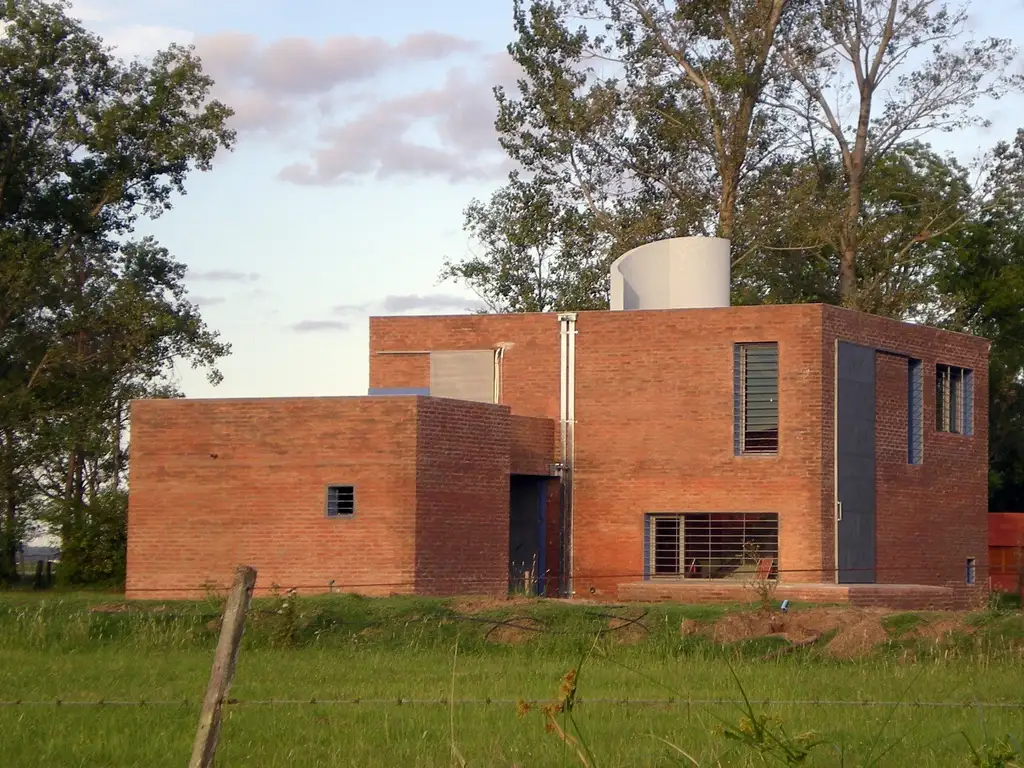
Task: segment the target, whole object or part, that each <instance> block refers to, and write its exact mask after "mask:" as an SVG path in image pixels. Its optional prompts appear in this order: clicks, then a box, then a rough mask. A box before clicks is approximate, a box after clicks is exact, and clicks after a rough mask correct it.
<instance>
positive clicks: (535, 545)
mask: <svg viewBox="0 0 1024 768" xmlns="http://www.w3.org/2000/svg"><path fill="white" fill-rule="evenodd" d="M543 482H544V480H542V479H538V478H535V477H524V476H515V475H514V476H513V477H512V478H511V484H510V489H511V498H510V499H509V537H508V549H509V552H508V576H509V583H510V586H511V587H512V589H513V590H514V591H516V592H519V591H522V589H523V587H524V585H525V584H527V583H529V582H532V583H533V585H534V586H533V589H534V591H536V590H537V589H538V587H539V586H540V576H541V569H542V568H543V563H542V562H541V560H542V555H541V552H540V541H541V533H542V530H541V526H542V525H543V522H544V521H543V508H542V507H541V506H540V505H539V504H538V495H539V494H541V493H543V487H542V485H541V483H543ZM531 571H532V573H533V578H532V579H530V578H529V574H530V573H531Z"/></svg>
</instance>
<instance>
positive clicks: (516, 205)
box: [441, 174, 608, 312]
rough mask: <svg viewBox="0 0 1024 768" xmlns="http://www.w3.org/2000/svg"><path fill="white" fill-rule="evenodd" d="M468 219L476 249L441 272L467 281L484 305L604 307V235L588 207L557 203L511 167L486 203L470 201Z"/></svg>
mask: <svg viewBox="0 0 1024 768" xmlns="http://www.w3.org/2000/svg"><path fill="white" fill-rule="evenodd" d="M465 226H466V231H467V232H469V233H470V235H471V237H472V239H473V243H474V246H476V247H478V248H479V253H477V254H476V255H473V256H472V257H471V258H468V259H464V260H462V261H459V262H453V261H447V262H445V265H444V269H443V271H442V273H441V278H442V279H446V280H447V279H451V280H456V281H461V282H464V283H465V284H466V285H468V286H469V287H470V288H471V289H472V290H473V291H474V292H475V293H476V294H477V295H478V296H479V297H480V298H481V300H482V301H483V302H484V304H485V305H486V307H487V309H488V310H489V311H492V312H549V311H557V310H572V309H598V308H601V307H604V306H607V303H608V262H607V259H606V258H605V257H604V254H606V253H607V252H608V246H607V243H606V242H604V240H605V239H606V238H604V237H603V236H602V235H601V233H600V232H599V230H598V229H597V227H595V225H594V221H593V217H592V216H590V215H589V213H587V212H586V211H582V210H580V209H578V208H573V207H559V205H558V203H557V202H556V200H555V198H554V195H552V194H551V190H550V188H549V187H548V186H546V185H545V184H543V183H541V182H539V181H538V180H536V179H534V180H533V181H530V182H525V181H523V180H522V179H521V178H520V177H519V176H518V174H513V175H512V177H511V178H510V181H509V184H508V185H507V186H505V187H503V188H501V189H499V190H498V191H497V192H496V193H495V194H494V196H493V197H492V198H491V200H490V202H489V203H487V204H486V205H485V204H484V203H482V202H480V201H479V200H474V201H473V202H471V203H470V205H469V206H468V207H467V208H466V225H465Z"/></svg>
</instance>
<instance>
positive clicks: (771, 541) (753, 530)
mask: <svg viewBox="0 0 1024 768" xmlns="http://www.w3.org/2000/svg"><path fill="white" fill-rule="evenodd" d="M666 521H667V522H670V523H672V525H670V526H668V527H669V530H668V531H666V532H665V533H664V534H660V535H659V532H658V526H659V523H663V522H666ZM688 525H689V526H693V534H692V535H693V537H694V538H695V539H696V541H695V542H693V545H694V547H695V548H694V549H691V550H690V551H688V550H687V539H688V534H687V527H688ZM779 525H780V520H779V514H778V513H777V512H749V511H747V512H722V511H716V512H698V511H687V512H648V513H645V514H644V537H643V538H644V579H645V580H647V581H721V582H735V583H740V582H741V581H742V580H743V579H742V577H741V576H735V575H734V574H735V573H736V572H737V571H740V568H742V567H743V565H744V564H745V563H748V562H749V561H748V560H747V558H748V557H749V556H751V555H752V554H757V559H758V560H760V559H763V558H769V557H770V558H772V567H771V573H770V575H769V576H768V578H771V579H778V568H779V553H780V540H779V539H780V537H779V532H780V531H779ZM672 529H674V530H672ZM737 529H739V530H740V531H742V533H741V535H740V536H739V537H737V536H736V533H737ZM748 534H749V535H748ZM673 538H674V554H671V553H670V554H668V555H667V556H666V555H660V554H659V542H660V541H667V543H668V544H669V545H670V546H669V549H672V546H671V545H672V543H673V542H672V539H673ZM705 547H706V549H705ZM748 547H752V549H748ZM761 547H765V549H764V550H763V551H762V550H761V549H760V548H761ZM716 549H717V550H719V554H718V555H717V556H716V555H713V554H712V553H713V551H715V550H716ZM721 550H725V551H726V554H724V555H723V554H722V553H721ZM755 550H756V552H755ZM705 552H706V554H705ZM666 557H667V560H666ZM737 558H739V559H740V565H739V566H738V567H737V568H736V569H735V570H732V571H729V570H728V569H729V568H730V567H731V565H732V564H733V561H735V560H736V559H737ZM691 560H692V561H693V564H692V567H693V568H694V569H695V570H696V569H698V568H699V570H697V575H692V574H689V573H688V569H689V568H690V567H691V565H688V563H690V561H691ZM659 561H660V563H666V562H671V563H673V564H674V565H673V566H672V567H671V568H670V569H669V570H668V571H663V572H659ZM698 561H700V562H699V565H698ZM722 571H726V572H727V573H726V575H721V573H722ZM716 572H717V573H718V574H719V575H714V574H715V573H716ZM740 572H741V573H745V571H740Z"/></svg>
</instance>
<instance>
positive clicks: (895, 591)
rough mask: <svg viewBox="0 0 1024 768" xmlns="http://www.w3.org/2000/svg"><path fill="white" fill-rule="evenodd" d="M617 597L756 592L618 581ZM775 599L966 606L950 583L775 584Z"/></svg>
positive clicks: (735, 598)
mask: <svg viewBox="0 0 1024 768" xmlns="http://www.w3.org/2000/svg"><path fill="white" fill-rule="evenodd" d="M617 597H618V599H619V600H622V601H628V602H664V601H671V602H678V603H697V604H700V603H737V602H740V603H749V602H754V601H756V600H757V594H756V593H755V591H754V589H753V588H752V587H751V585H749V584H744V583H736V582H727V581H692V582H670V581H637V582H630V583H627V584H620V585H619V587H618V590H617ZM775 598H776V600H777V601H779V602H781V601H782V600H791V601H794V602H802V603H842V604H847V605H854V606H877V607H885V608H895V609H899V610H908V611H909V610H951V609H954V608H966V607H967V606H968V598H969V596H968V595H967V594H966V593H964V592H962V591H958V590H955V589H952V588H950V587H936V586H929V585H922V584H785V583H782V584H779V585H778V587H777V588H776V591H775Z"/></svg>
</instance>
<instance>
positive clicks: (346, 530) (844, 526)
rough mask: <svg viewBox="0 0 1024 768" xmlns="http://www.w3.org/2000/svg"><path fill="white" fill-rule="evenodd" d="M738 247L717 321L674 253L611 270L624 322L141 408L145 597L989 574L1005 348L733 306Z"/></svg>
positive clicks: (432, 345) (409, 331)
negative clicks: (316, 387) (338, 388)
mask: <svg viewBox="0 0 1024 768" xmlns="http://www.w3.org/2000/svg"><path fill="white" fill-rule="evenodd" d="M670 242H671V241H670ZM712 244H714V243H712ZM652 247H660V244H655V246H645V247H644V248H652ZM638 250H641V251H642V250H643V249H638ZM725 253H726V255H725V257H724V270H725V272H726V280H725V292H726V293H725V296H724V297H723V296H722V291H721V287H720V285H719V287H717V288H716V287H715V286H713V285H712V288H711V289H710V290H707V291H705V296H704V298H705V299H706V294H712V295H711V299H710V300H704V301H703V305H702V306H694V305H696V304H700V303H701V301H700V299H701V297H700V296H699V295H698V296H697V297H696V298H695V297H694V296H689V297H687V296H685V295H683V296H680V292H679V291H678V290H676V289H675V288H673V287H672V286H673V285H674V283H673V280H678V274H676V271H675V270H677V269H678V267H679V266H682V268H683V271H684V272H686V273H687V274H692V273H693V267H694V265H693V263H692V261H691V263H689V264H688V263H687V260H686V258H685V254H684V258H682V259H675V254H670V256H671V257H672V258H671V259H669V260H668V263H669V264H670V266H669V267H668V269H669V274H667V275H666V273H665V272H664V269H665V266H664V264H660V265H656V268H655V269H654V278H653V279H652V276H651V274H641V275H639V276H638V275H637V274H633V275H630V274H628V273H627V274H626V279H625V281H624V280H623V279H622V277H621V275H618V280H617V273H616V272H615V271H614V270H615V269H616V267H617V266H619V267H621V265H620V263H619V262H616V265H613V273H612V306H613V309H612V310H608V311H595V312H579V313H568V314H554V313H537V314H523V315H461V316H430V317H408V316H403V317H375V318H371V321H370V382H369V384H370V388H369V395H368V396H366V397H339V398H296V399H265V400H191V401H189V400H186V401H141V402H136V403H134V404H133V410H132V463H131V477H130V483H131V485H130V487H131V497H130V509H129V551H128V582H127V592H128V594H129V595H130V596H136V597H145V596H148V595H166V596H170V595H171V594H172V593H175V594H177V593H182V594H184V593H191V592H192V591H195V590H196V589H197V585H199V584H201V583H203V582H219V583H222V582H224V581H225V580H226V578H227V577H228V574H229V573H230V570H231V568H232V567H233V565H234V564H235V563H237V562H242V561H245V562H250V563H252V564H253V565H254V566H256V567H257V568H258V569H259V571H260V581H259V583H258V589H261V590H262V589H266V588H268V587H269V586H270V585H271V584H272V583H276V584H279V585H281V586H282V587H290V586H296V587H301V588H303V589H305V590H307V591H314V590H315V591H328V590H329V589H338V590H343V591H356V592H363V593H367V594H389V593H395V592H399V593H401V592H415V593H423V594H452V593H492V594H497V593H505V592H506V591H507V590H508V589H509V587H510V585H511V586H512V587H513V588H523V589H527V590H531V591H534V590H535V591H540V592H542V593H546V594H556V593H560V594H564V595H573V594H574V595H576V596H580V597H594V598H598V599H661V598H666V597H667V598H680V599H709V598H711V599H713V598H720V597H729V596H733V597H734V596H736V594H737V592H736V590H737V589H738V588H739V587H740V586H741V585H743V584H746V583H748V582H749V578H750V575H751V573H752V571H753V570H755V569H756V568H758V567H763V564H765V563H767V565H768V568H769V571H770V575H771V577H772V578H777V579H778V581H779V589H780V591H779V594H780V596H781V595H783V594H784V589H788V590H790V591H789V593H788V594H790V595H792V596H793V597H806V598H808V599H836V600H860V601H863V602H878V601H881V602H890V603H893V604H907V605H908V606H909V605H911V604H918V603H921V604H928V605H937V604H940V603H947V602H949V601H951V600H953V599H954V598H955V597H957V596H962V595H964V594H966V593H969V592H970V591H971V590H972V589H973V585H974V584H980V583H984V582H985V580H986V573H987V563H988V549H987V535H988V528H987V526H988V522H987V517H986V515H987V429H988V420H987V403H988V398H987V386H988V384H987V376H988V342H987V341H985V340H983V339H980V338H975V337H972V336H967V335H962V334H954V333H949V332H945V331H941V330H937V329H934V328H929V327H924V326H920V325H911V324H906V323H900V322H896V321H893V320H889V319H885V318H880V317H875V316H871V315H867V314H863V313H858V312H854V311H850V310H845V309H840V308H836V307H831V306H823V305H791V306H744V307H732V306H728V295H727V291H728V280H727V271H728V251H727V248H726V250H725ZM641 255H642V256H645V257H646V256H647V254H641ZM699 255H700V256H701V258H704V257H705V256H706V254H703V253H701V254H699ZM627 256H629V254H627ZM624 258H625V257H624ZM621 261H622V259H620V262H621ZM710 261H711V262H712V263H713V265H714V263H717V264H719V265H720V264H721V262H720V261H719V262H715V260H714V258H712V259H710ZM644 263H645V264H646V262H644ZM704 264H705V262H704V261H701V262H700V265H704ZM627 266H628V265H627ZM714 268H715V269H717V270H718V274H717V275H716V276H713V278H714V279H718V282H719V284H720V283H721V279H720V278H721V271H722V268H721V267H714ZM658 270H662V271H661V272H659V271H658ZM698 271H699V270H698ZM622 272H623V273H626V272H627V271H626V270H622ZM698 277H700V276H699V275H698ZM714 279H711V280H710V281H709V280H707V279H703V278H702V279H701V280H698V281H697V282H702V283H703V284H704V285H705V287H706V286H707V284H708V283H709V282H711V283H714ZM645 281H646V284H645ZM623 282H625V286H623ZM617 283H618V284H617ZM666 285H667V286H668V288H664V286H666ZM651 286H656V287H655V288H652V287H651ZM658 291H661V293H660V294H658V295H654V297H653V298H651V295H652V292H653V293H657V292H658ZM673 291H674V292H675V293H674V295H673ZM684 293H685V291H684ZM716 293H717V295H715V294H716ZM664 304H684V305H686V306H684V307H682V308H678V307H669V308H658V307H659V305H664ZM650 307H653V308H650ZM885 585H900V586H898V587H896V586H885Z"/></svg>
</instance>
